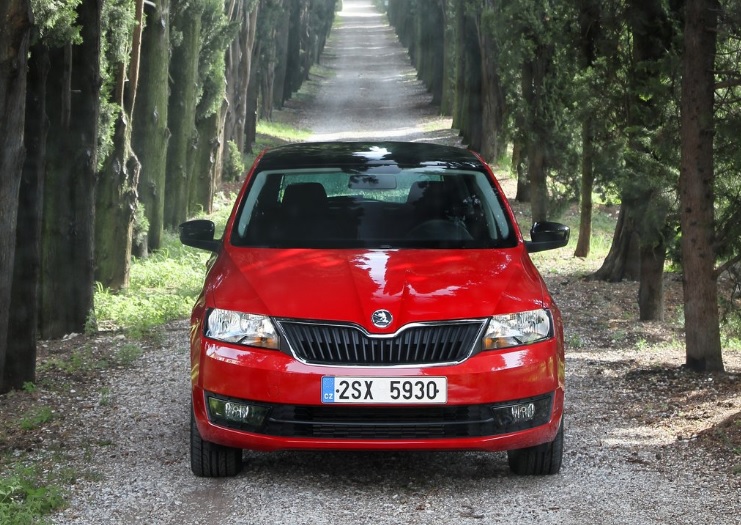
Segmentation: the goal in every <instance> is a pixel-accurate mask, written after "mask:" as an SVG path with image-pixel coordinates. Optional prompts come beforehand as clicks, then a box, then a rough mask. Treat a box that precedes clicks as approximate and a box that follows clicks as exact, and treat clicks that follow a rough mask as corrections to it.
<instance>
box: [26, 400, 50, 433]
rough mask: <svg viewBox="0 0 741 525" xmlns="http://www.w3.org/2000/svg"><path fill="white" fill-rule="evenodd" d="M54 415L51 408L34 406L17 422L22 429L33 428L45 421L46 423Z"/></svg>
mask: <svg viewBox="0 0 741 525" xmlns="http://www.w3.org/2000/svg"><path fill="white" fill-rule="evenodd" d="M53 417H54V413H53V412H52V410H51V408H49V407H46V406H40V407H35V408H34V409H33V410H32V411H31V413H30V414H28V415H27V416H24V417H22V418H21V420H20V421H19V422H18V424H19V426H20V427H21V428H22V429H23V430H34V429H37V428H39V427H41V426H43V425H44V424H45V423H48V422H49V421H51V420H52V418H53Z"/></svg>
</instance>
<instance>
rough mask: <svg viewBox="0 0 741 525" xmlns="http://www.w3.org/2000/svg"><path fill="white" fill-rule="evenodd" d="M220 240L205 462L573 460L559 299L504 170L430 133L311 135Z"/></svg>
mask: <svg viewBox="0 0 741 525" xmlns="http://www.w3.org/2000/svg"><path fill="white" fill-rule="evenodd" d="M180 237H181V240H182V242H183V243H184V244H187V245H190V246H195V247H198V248H204V249H208V250H211V251H213V252H215V256H214V258H213V259H212V261H211V264H210V267H209V272H208V276H207V277H206V282H205V285H204V287H203V292H202V293H201V295H200V297H199V298H198V301H197V303H196V305H195V307H194V309H193V315H192V320H191V323H192V326H191V378H192V421H191V467H192V470H193V472H194V473H195V474H196V475H198V476H229V475H234V474H236V473H238V472H239V471H240V469H241V467H242V449H251V450H262V451H272V450H282V449H333V450H339V449H341V450H394V449H414V450H421V449H425V450H485V451H503V450H506V451H508V456H509V465H510V468H511V470H512V471H513V472H515V473H518V474H553V473H556V472H558V471H559V469H560V466H561V457H562V451H563V402H564V349H563V328H562V323H561V316H560V313H559V311H558V308H557V307H556V305H555V304H554V302H553V300H552V298H551V297H550V295H549V294H548V291H547V290H546V286H545V284H544V282H543V280H542V278H541V276H540V275H539V273H538V271H537V270H536V269H535V267H534V266H533V264H532V262H531V261H530V257H529V256H528V252H534V251H540V250H545V249H551V248H558V247H561V246H564V245H565V244H566V243H567V242H568V237H569V230H568V228H567V227H565V226H563V225H560V224H557V223H551V222H547V223H539V224H535V225H534V226H533V228H532V230H531V237H532V241H527V242H525V241H523V239H522V235H521V233H520V231H519V230H518V227H517V224H516V222H515V220H514V217H513V215H512V211H511V209H510V207H509V205H508V203H507V200H506V198H505V197H504V195H503V193H502V190H501V188H500V186H499V184H498V182H497V181H496V179H495V177H494V175H493V173H492V172H491V170H490V169H489V167H488V166H487V165H486V163H485V162H483V161H482V159H481V158H480V157H479V156H478V155H476V154H475V153H472V152H470V151H466V150H464V149H460V148H453V147H445V146H439V145H434V144H420V143H402V142H382V143H350V142H339V143H338V142H331V143H304V144H294V145H288V146H283V147H279V148H275V149H272V150H269V151H267V152H265V153H263V154H262V155H261V156H260V157H259V158H258V159H257V160H256V161H255V164H254V166H253V167H252V169H251V171H250V173H249V175H248V177H247V179H246V181H245V183H244V186H243V188H242V190H241V193H240V195H239V197H238V199H237V202H236V204H235V206H234V211H233V212H232V214H231V216H230V218H229V221H228V224H227V226H226V231H225V232H224V235H223V237H222V239H220V240H216V239H214V224H213V223H211V222H209V221H203V220H196V221H189V222H186V223H184V224H183V225H181V230H180Z"/></svg>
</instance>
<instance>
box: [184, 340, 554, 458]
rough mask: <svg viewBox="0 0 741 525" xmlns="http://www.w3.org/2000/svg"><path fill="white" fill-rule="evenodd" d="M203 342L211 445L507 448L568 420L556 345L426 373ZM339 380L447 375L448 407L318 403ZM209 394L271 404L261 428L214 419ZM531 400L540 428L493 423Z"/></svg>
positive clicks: (197, 365)
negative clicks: (324, 384)
mask: <svg viewBox="0 0 741 525" xmlns="http://www.w3.org/2000/svg"><path fill="white" fill-rule="evenodd" d="M202 343H203V344H204V346H203V348H202V350H201V351H198V350H197V349H196V348H194V349H193V355H192V358H193V359H192V367H193V368H192V379H193V385H192V386H193V392H192V393H193V410H194V414H195V419H196V424H197V427H198V431H199V433H200V434H201V437H202V438H203V439H205V440H207V441H211V442H214V443H219V444H222V445H227V446H232V447H237V448H244V449H251V450H264V451H270V450H282V449H344V450H384V449H385V450H394V449H420V450H424V449H426V450H453V449H455V450H490V451H495V450H508V449H515V448H524V447H529V446H533V445H538V444H541V443H545V442H548V441H552V440H553V439H554V438H555V436H556V433H557V431H558V427H559V424H560V421H561V417H562V414H563V401H564V390H563V378H564V368H563V354H562V351H561V349H560V348H559V347H558V345H557V343H556V339H553V340H550V341H545V342H542V343H538V344H535V345H529V346H523V347H516V348H511V349H506V350H498V351H490V352H483V353H480V354H477V355H475V356H473V357H471V358H470V359H468V360H466V361H464V362H463V363H460V364H457V365H452V366H430V367H330V366H316V365H307V364H303V363H300V362H297V361H296V360H294V359H293V358H292V357H290V356H288V355H286V354H283V353H281V352H277V351H270V350H261V349H255V348H247V347H238V346H230V345H224V344H220V343H216V342H213V341H210V340H207V339H204V340H202ZM342 375H352V376H368V377H377V376H393V377H424V376H445V377H447V381H448V402H447V404H446V405H444V406H442V407H441V406H430V405H427V406H425V405H421V406H416V405H415V406H412V407H409V406H397V405H391V406H389V405H371V406H368V405H348V404H343V405H324V404H322V403H321V378H322V377H323V376H342ZM207 395H215V396H217V397H220V398H222V399H233V400H249V402H250V403H256V404H260V405H262V406H265V407H267V408H268V409H269V413H270V416H269V418H268V420H267V421H266V424H265V425H264V426H261V427H260V428H257V429H245V428H239V425H229V424H228V423H226V422H223V421H214V418H213V417H209V413H208V410H207V407H206V396H207ZM532 400H539V401H538V402H539V403H540V405H541V406H543V405H548V407H547V412H546V413H545V415H544V416H542V415H541V419H539V420H537V421H535V423H536V424H535V425H534V426H533V425H527V424H525V425H519V426H517V425H515V426H512V427H506V426H502V425H499V424H497V423H498V422H497V421H493V420H492V418H491V417H490V416H491V415H492V410H491V407H492V406H494V407H497V406H498V407H502V406H505V407H506V406H507V405H511V404H513V403H520V402H525V401H532ZM350 418H352V421H350ZM494 419H496V418H494ZM230 427H231V428H230Z"/></svg>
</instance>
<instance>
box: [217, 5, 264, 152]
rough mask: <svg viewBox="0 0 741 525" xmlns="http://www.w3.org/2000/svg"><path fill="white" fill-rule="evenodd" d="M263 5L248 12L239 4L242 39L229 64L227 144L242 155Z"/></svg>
mask: <svg viewBox="0 0 741 525" xmlns="http://www.w3.org/2000/svg"><path fill="white" fill-rule="evenodd" d="M258 5H259V3H257V2H256V3H255V4H254V7H253V8H252V11H250V12H247V11H246V9H244V6H245V4H244V3H243V2H240V3H239V6H240V7H238V8H237V10H238V13H239V15H240V18H239V20H240V23H241V28H240V32H239V35H238V36H237V38H235V39H234V41H233V42H232V45H231V46H230V50H229V53H228V55H227V56H228V57H229V59H228V61H227V75H229V76H228V77H227V97H228V98H227V100H228V101H229V105H228V107H227V114H226V121H225V124H224V128H225V136H224V139H225V141H226V142H234V143H235V144H236V145H237V148H238V149H239V151H240V152H244V151H245V149H248V148H245V126H246V124H247V111H248V96H249V84H250V77H251V73H252V53H253V50H254V47H255V33H256V32H257V28H256V24H257V12H258Z"/></svg>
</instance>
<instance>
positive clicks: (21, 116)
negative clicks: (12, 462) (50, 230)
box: [0, 0, 31, 393]
mask: <svg viewBox="0 0 741 525" xmlns="http://www.w3.org/2000/svg"><path fill="white" fill-rule="evenodd" d="M0 20H2V24H3V26H2V27H3V29H2V32H1V33H0V177H1V178H0V180H1V181H2V183H0V229H2V232H3V234H2V235H0V393H3V392H6V391H8V390H10V389H11V388H13V387H15V386H17V385H16V384H15V383H14V381H13V380H12V379H13V378H12V377H11V374H12V372H13V370H12V368H13V366H14V365H13V362H14V361H15V358H16V355H15V352H16V351H17V349H15V348H13V347H9V344H8V343H9V339H8V335H9V331H8V327H9V322H10V319H11V318H12V315H11V308H12V306H11V294H12V291H11V290H12V286H13V267H14V263H15V248H16V224H17V218H18V196H19V192H20V187H21V178H22V174H23V161H24V158H25V146H24V141H23V133H22V131H21V130H23V129H24V126H25V108H26V104H25V102H26V78H27V72H26V64H27V63H28V49H29V40H30V34H31V5H30V3H29V2H27V1H26V0H7V1H5V2H3V3H2V4H0ZM8 364H10V367H8Z"/></svg>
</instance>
